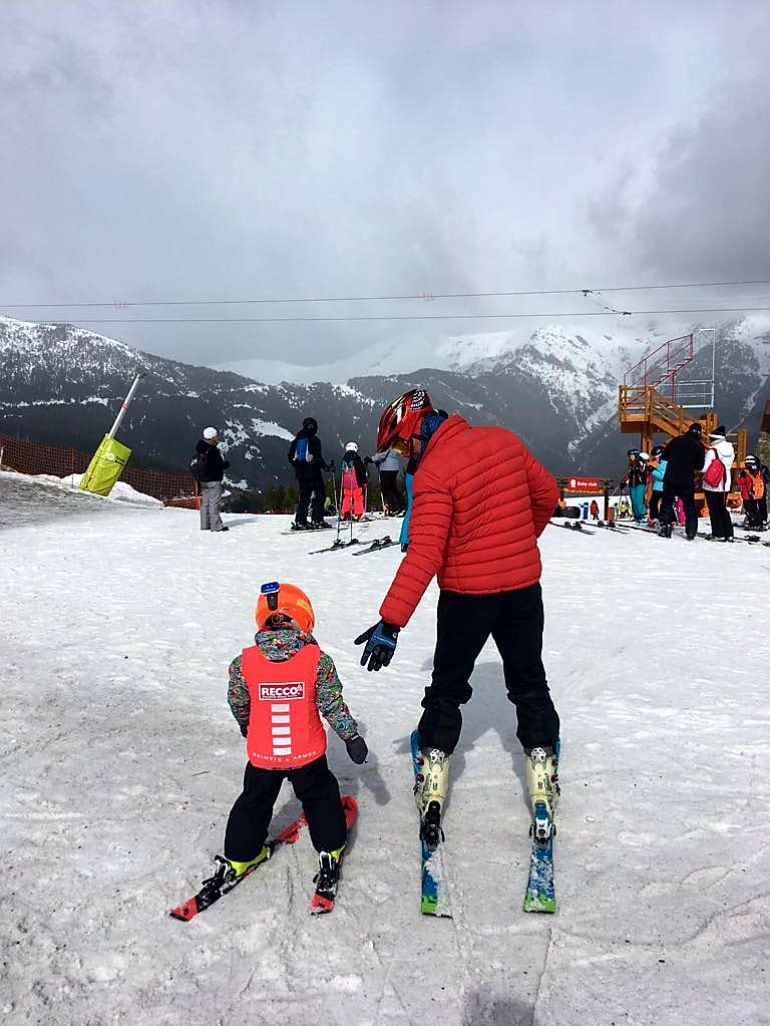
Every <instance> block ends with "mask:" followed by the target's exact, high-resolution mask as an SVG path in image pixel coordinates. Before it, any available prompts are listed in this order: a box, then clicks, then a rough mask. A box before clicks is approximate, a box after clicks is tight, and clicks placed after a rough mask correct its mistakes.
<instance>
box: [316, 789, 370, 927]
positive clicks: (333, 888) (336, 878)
mask: <svg viewBox="0 0 770 1026" xmlns="http://www.w3.org/2000/svg"><path fill="white" fill-rule="evenodd" d="M342 804H343V806H344V808H345V825H346V826H347V828H348V837H349V836H350V831H351V830H352V828H353V824H354V823H355V821H356V819H357V817H358V804H357V802H356V800H355V798H353V797H352V796H350V795H347V796H346V797H345V798H343V799H342ZM345 851H347V845H345ZM344 854H345V852H343V853H342V854H341V855H340V858H339V861H338V862H337V864H336V866H335V867H333V871H332V873H331V874H328V872H327V871H326V867H322V869H321V871H320V872H319V873H318V875H317V876H316V878H315V882H316V889H315V894H314V895H313V897H312V898H311V899H310V914H311V915H314V916H320V915H324V914H325V913H326V912H333V911H334V901H335V899H336V897H337V885H338V884H339V882H340V868H341V866H342V858H343V855H344Z"/></svg>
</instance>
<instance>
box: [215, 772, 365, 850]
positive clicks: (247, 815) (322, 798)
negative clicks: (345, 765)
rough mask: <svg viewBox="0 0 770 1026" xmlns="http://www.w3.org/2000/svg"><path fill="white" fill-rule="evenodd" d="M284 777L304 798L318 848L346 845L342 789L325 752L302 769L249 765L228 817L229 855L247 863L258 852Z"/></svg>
mask: <svg viewBox="0 0 770 1026" xmlns="http://www.w3.org/2000/svg"><path fill="white" fill-rule="evenodd" d="M286 778H288V779H289V780H290V781H291V786H292V787H293V788H294V794H295V795H296V796H297V798H298V799H299V800H300V802H301V803H302V809H303V811H304V813H305V819H306V820H307V825H308V829H309V830H310V839H311V840H312V842H313V847H314V848H315V849H316V851H336V850H337V848H341V847H342V846H343V844H344V843H345V840H346V838H347V827H346V826H345V811H344V809H343V808H342V800H341V798H340V788H339V784H338V783H337V778H336V777H335V776H334V774H333V773H332V771H331V770H330V769H329V766H328V764H327V762H326V756H325V755H322V756H321V758H320V759H315V760H314V761H313V762H309V763H307V765H305V766H300V768H299V769H290V770H280V769H274V770H268V769H261V768H259V767H257V766H252V765H251V763H248V764H247V766H246V772H245V773H244V775H243V793H242V794H240V795H239V796H238V798H237V799H236V801H235V805H233V807H232V809H231V810H230V818H229V819H228V821H227V830H226V832H225V858H227V859H232V860H234V861H235V862H248V861H249V859H253V858H254V857H255V855H257V854H258V853H259V852H260V850H261V849H262V845H263V844H264V843H265V841H266V839H267V831H268V828H269V826H270V820H271V819H272V818H273V806H274V805H275V801H276V799H277V797H278V792H279V791H280V790H281V784H282V783H283V781H284V779H286Z"/></svg>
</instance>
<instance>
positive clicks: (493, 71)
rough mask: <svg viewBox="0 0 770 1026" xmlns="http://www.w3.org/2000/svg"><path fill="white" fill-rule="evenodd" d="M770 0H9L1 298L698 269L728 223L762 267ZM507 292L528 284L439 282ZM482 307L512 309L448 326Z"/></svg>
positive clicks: (283, 311)
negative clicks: (744, 198) (762, 29)
mask: <svg viewBox="0 0 770 1026" xmlns="http://www.w3.org/2000/svg"><path fill="white" fill-rule="evenodd" d="M762 6H763V5H761V4H760V5H755V4H752V3H748V2H747V3H746V4H741V3H708V2H701V0H699V2H697V3H695V2H684V0H682V2H679V3H677V4H675V5H672V4H670V3H654V2H653V3H646V4H644V5H640V4H623V3H614V2H609V0H607V2H598V0H597V2H594V3H589V2H585V3H581V4H575V3H551V4H547V3H540V4H537V5H532V4H512V3H503V2H500V3H484V2H477V3H474V4H468V3H453V2H446V0H444V2H441V3H416V2H409V3H407V2H403V3H399V2H394V3H391V4H381V3H374V2H372V3H366V2H362V0H358V2H355V3H353V2H351V3H342V2H333V0H324V2H323V3H321V2H302V0H294V2H292V3H290V4H286V3H260V4H254V3H246V2H242V3H238V2H223V0H219V2H209V3H203V2H193V0H168V2H160V0H158V2H150V0H148V2H142V3H131V4H128V3H125V4H122V3H114V2H112V0H100V2H96V0H91V2H86V0H80V2H74V0H58V2H57V3H49V2H46V0H40V2H35V0H24V2H16V0H5V2H4V3H3V4H2V5H1V6H0V90H2V95H3V102H2V104H0V135H1V137H2V139H3V152H2V156H1V157H0V194H1V195H2V197H3V199H2V201H1V202H2V203H3V218H2V223H3V232H2V235H1V236H0V309H1V310H2V311H3V312H8V313H12V314H13V313H15V314H16V315H17V316H28V317H30V318H35V317H40V318H42V317H45V316H46V315H47V316H49V317H51V318H53V317H54V316H56V317H57V318H59V317H61V316H62V312H61V311H57V312H56V313H55V314H54V313H53V312H50V311H49V312H47V311H45V310H42V309H41V310H34V311H28V312H26V313H24V312H21V311H12V310H10V309H8V306H4V305H3V304H11V303H14V302H16V303H22V302H38V301H45V300H48V301H61V302H64V301H80V300H107V301H111V300H115V301H130V300H138V299H164V298H175V299H176V298H181V299H185V298H189V299H200V298H240V297H246V296H249V297H270V296H306V295H350V294H381V293H393V292H396V293H401V292H409V293H420V292H439V291H466V290H469V291H470V290H486V289H498V288H499V289H506V288H522V287H523V288H527V287H554V286H555V287H559V286H563V285H565V284H566V285H570V284H575V285H580V286H582V285H584V284H585V283H586V280H601V281H605V282H606V281H607V280H611V279H616V278H617V276H618V275H619V274H620V272H621V271H623V273H624V274H626V275H627V276H629V275H630V276H631V277H633V276H634V275H635V274H644V275H646V276H647V277H649V278H651V279H652V278H655V277H656V276H662V277H663V278H665V277H666V276H667V275H671V274H676V275H677V276H679V275H685V276H687V275H689V274H690V273H693V274H695V273H701V271H702V272H703V273H705V272H706V268H707V267H710V266H712V264H710V263H709V260H707V259H706V256H707V255H709V254H711V253H712V252H715V250H714V244H713V240H714V238H715V237H717V238H719V239H720V240H722V242H723V244H722V249H721V254H722V264H721V266H722V267H723V268H724V272H725V273H728V271H729V273H730V274H731V275H739V270H738V269H739V268H740V269H741V270H740V274H742V273H744V272H743V270H742V269H743V268H746V269H748V268H753V265H754V264H755V263H756V262H759V261H761V260H764V255H765V250H766V247H763V250H761V251H760V250H759V248H758V247H759V245H761V241H762V240H761V239H760V240H759V241H758V242H757V243H756V244H755V243H754V239H755V238H756V237H757V234H758V233H757V232H756V231H755V228H756V226H757V223H758V222H757V220H756V218H752V216H751V208H750V206H748V205H744V206H743V207H742V206H741V204H740V203H739V202H738V201H737V200H736V201H735V202H733V203H730V204H726V203H724V202H722V203H719V202H718V199H719V198H720V196H721V197H722V198H723V199H724V194H725V191H727V193H728V194H729V195H730V196H735V195H737V191H738V189H739V190H740V192H741V194H742V195H743V194H746V195H751V196H754V197H755V199H756V202H759V201H760V199H761V196H760V195H759V189H760V185H759V182H760V174H761V171H760V169H761V168H762V167H766V166H767V161H766V156H765V155H766V153H767V150H766V140H767V136H766V126H767V123H768V121H767V118H766V115H765V121H764V127H761V126H760V125H759V124H758V122H759V121H760V120H761V118H760V115H761V113H762V109H763V103H766V100H765V99H764V97H767V95H768V92H769V91H768V89H767V78H766V71H765V70H764V68H763V67H762V61H757V63H756V66H752V65H751V64H750V62H749V60H748V58H747V56H746V55H747V54H749V53H750V52H752V47H753V50H754V52H756V48H757V40H758V39H761V38H762V37H761V36H759V35H758V31H759V29H758V26H759V25H760V24H761V18H760V14H761V12H760V11H758V8H760V7H762ZM765 53H766V51H765ZM765 63H767V62H766V61H765ZM737 66H743V67H744V72H743V80H742V81H741V82H740V83H733V84H731V85H730V88H728V89H727V90H726V91H725V92H724V95H723V97H722V99H721V101H720V104H719V105H715V100H714V97H715V91H716V90H717V89H719V88H722V85H723V83H722V82H721V76H722V73H723V72H722V69H724V68H735V67H737ZM760 88H764V93H763V98H759V97H758V96H757V95H754V97H753V101H752V103H751V105H750V112H748V111H745V109H744V104H745V103H746V99H747V96H748V97H751V96H752V90H754V92H755V94H756V93H758V92H759V90H760ZM764 110H765V112H766V107H764ZM749 129H751V133H750V135H749V136H748V137H746V136H745V135H744V133H745V132H746V131H747V130H749ZM716 136H719V138H720V139H721V143H720V147H721V148H720V152H719V153H716V152H713V151H712V152H709V140H710V138H712V137H716ZM760 137H762V138H763V139H764V141H762V139H761V138H760ZM662 140H668V142H667V143H666V142H662ZM666 146H667V147H668V151H667V150H666ZM728 147H729V149H728ZM732 154H736V157H735V158H734V159H732ZM654 155H657V156H658V158H659V159H658V160H657V161H655V160H654V159H653V157H654ZM738 155H741V156H743V155H745V156H746V157H747V158H749V159H747V160H745V161H739V160H738V159H737V158H738ZM763 157H764V158H765V159H763ZM688 162H689V163H688ZM738 164H740V171H739V172H738V173H737V174H736V173H734V172H736V169H737V165H738ZM696 166H697V167H699V168H701V169H704V173H703V174H701V176H700V179H699V180H698V182H697V183H696V184H697V188H696V189H695V190H694V191H693V187H692V185H693V183H692V169H693V167H696ZM640 169H641V170H640ZM705 169H708V170H707V172H706V171H705ZM618 182H622V185H618ZM731 189H734V190H735V191H734V192H730V190H731ZM586 210H588V211H589V217H588V218H587V217H586ZM696 215H699V224H698V226H697V228H696V227H695V226H693V225H692V219H693V217H694V216H696ZM669 226H678V231H677V230H676V229H675V230H674V231H672V232H669V231H668V229H669ZM688 226H689V227H688ZM597 228H598V229H599V230H597ZM685 229H687V231H685ZM764 234H766V233H764ZM663 243H666V245H663ZM688 261H689V262H688ZM717 263H718V261H716V260H715V262H714V264H713V266H716V265H717ZM728 265H729V266H728ZM755 270H756V268H754V269H753V270H751V271H747V273H750V274H752V275H753V274H754V273H755ZM482 308H483V309H489V310H500V309H512V305H511V302H507V303H505V304H503V305H502V306H500V305H497V306H494V305H487V306H484V307H482V306H481V305H476V306H470V305H468V304H454V305H453V306H451V307H449V306H447V307H446V308H443V307H442V308H441V309H451V310H458V311H460V312H467V311H476V310H481V309H482ZM516 308H517V309H521V308H522V305H521V304H520V303H519V304H518V305H517V307H516ZM350 309H351V308H350V307H348V306H343V305H332V306H330V307H328V306H327V307H323V308H315V307H299V308H297V307H281V306H279V307H273V306H266V307H256V308H255V307H245V308H237V309H233V310H231V311H230V310H229V308H228V309H226V310H225V311H224V315H227V314H228V313H232V315H233V316H236V315H238V314H241V315H260V314H265V315H268V314H269V315H275V316H282V315H288V314H290V313H295V312H299V313H300V314H312V313H313V312H314V311H316V310H317V311H318V312H323V313H344V312H346V311H348V310H350ZM382 309H383V308H382V306H377V307H374V306H371V305H369V306H355V307H353V308H352V310H353V312H360V313H373V312H377V311H380V310H382ZM385 309H386V311H387V310H390V309H392V308H390V307H388V308H385ZM185 312H187V310H186V309H184V310H180V309H177V308H166V309H161V310H153V309H152V308H150V309H149V310H145V309H139V308H135V309H133V310H129V311H121V310H116V311H114V312H113V311H105V314H104V315H105V316H115V317H117V318H121V317H127V316H136V315H148V316H151V315H155V316H165V315H172V314H174V313H176V314H177V315H179V314H180V313H181V314H183V313H185ZM190 312H197V313H198V314H199V315H200V316H207V315H208V316H211V315H213V316H216V315H217V314H220V313H222V312H223V311H222V310H221V308H202V309H198V310H197V311H195V310H193V311H190ZM398 312H417V313H422V312H426V307H425V304H420V303H419V302H418V303H414V304H412V305H407V306H405V307H403V308H399V310H398ZM429 312H432V313H435V312H439V310H438V309H437V308H436V306H431V307H430V309H429ZM71 316H72V317H73V319H74V314H73V315H71ZM474 326H475V327H476V328H477V329H478V330H491V329H492V328H494V327H497V328H504V327H505V326H506V323H505V322H479V323H478V324H476V325H474V324H473V322H466V323H464V324H462V325H458V324H456V323H455V324H452V323H451V322H450V323H447V324H445V325H439V326H438V327H437V326H436V325H431V326H428V327H426V329H425V331H426V332H427V331H430V332H436V331H437V330H442V331H445V332H446V333H452V332H454V331H459V330H463V331H465V330H472V328H473V327H474ZM95 330H101V331H103V332H104V333H105V334H113V335H116V336H118V337H120V338H123V339H125V340H126V341H129V342H131V343H132V344H136V345H140V346H143V347H144V348H147V349H150V350H151V351H153V352H157V353H160V354H162V355H170V356H176V357H178V358H180V359H186V360H190V361H191V362H224V361H226V360H235V359H239V358H246V357H259V356H261V357H270V356H271V355H280V356H281V357H282V358H283V359H288V360H297V361H304V362H328V361H329V360H332V359H335V358H339V357H341V356H344V355H345V354H347V353H351V352H353V351H354V350H356V349H357V348H360V347H362V346H364V345H366V344H368V343H370V342H372V341H375V340H381V339H393V340H398V339H399V338H401V337H403V335H404V334H406V333H409V334H410V336H411V335H412V334H414V333H415V332H416V331H420V330H422V329H421V328H420V326H415V325H413V324H407V325H404V326H400V325H397V324H395V325H394V324H376V325H368V324H367V325H361V324H352V325H252V326H249V325H242V326H235V325H233V326H227V325H224V326H217V325H183V326H175V325H169V326H151V325H147V326H141V325H132V324H128V323H125V324H120V323H119V324H115V325H105V326H102V327H101V328H98V329H95Z"/></svg>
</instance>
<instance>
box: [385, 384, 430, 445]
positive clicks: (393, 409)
mask: <svg viewBox="0 0 770 1026" xmlns="http://www.w3.org/2000/svg"><path fill="white" fill-rule="evenodd" d="M432 411H433V406H432V405H431V401H430V396H429V395H428V393H427V392H426V391H425V389H424V388H412V389H410V390H409V391H408V392H404V394H403V395H400V396H399V397H398V399H394V400H393V402H392V403H390V404H389V405H388V406H386V407H385V409H384V410H383V411H382V416H381V417H380V425H379V427H378V429H377V452H383V451H384V450H385V449H390V448H392V447H393V444H394V442H398V441H401V442H407V441H408V440H409V439H410V438H411V437H412V435H414V434H417V433H418V431H419V429H418V424H419V423H420V421H421V420H422V418H423V417H424V416H425V415H426V414H427V413H431V412H432Z"/></svg>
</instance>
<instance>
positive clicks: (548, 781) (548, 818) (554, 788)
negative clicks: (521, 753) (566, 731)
mask: <svg viewBox="0 0 770 1026" xmlns="http://www.w3.org/2000/svg"><path fill="white" fill-rule="evenodd" d="M526 756H527V763H526V779H527V792H528V794H529V801H530V805H531V808H532V835H533V837H534V838H535V840H537V841H541V842H545V841H547V840H548V839H549V837H550V836H551V834H552V833H554V832H555V830H554V826H553V816H554V812H555V810H556V803H557V801H558V799H559V794H560V793H561V792H560V789H559V769H558V767H559V745H558V742H557V744H556V746H555V747H554V748H550V747H548V748H532V749H531V750H530V751H528V752H527V753H526Z"/></svg>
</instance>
